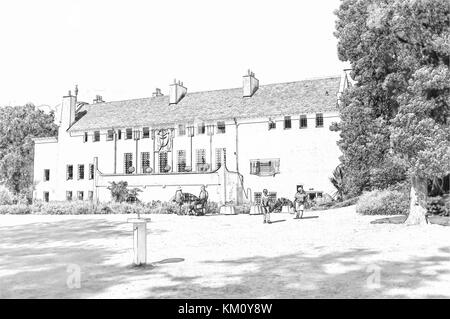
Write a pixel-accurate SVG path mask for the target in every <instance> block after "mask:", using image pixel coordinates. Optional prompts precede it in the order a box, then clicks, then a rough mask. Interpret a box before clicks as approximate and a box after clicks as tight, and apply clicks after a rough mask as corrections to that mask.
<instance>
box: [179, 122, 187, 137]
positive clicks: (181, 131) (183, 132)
mask: <svg viewBox="0 0 450 319" xmlns="http://www.w3.org/2000/svg"><path fill="white" fill-rule="evenodd" d="M183 135H186V125H184V124H180V125H178V136H183Z"/></svg>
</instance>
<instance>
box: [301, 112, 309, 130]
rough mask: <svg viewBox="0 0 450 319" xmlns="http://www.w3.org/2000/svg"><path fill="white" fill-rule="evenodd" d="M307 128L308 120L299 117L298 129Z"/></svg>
mask: <svg viewBox="0 0 450 319" xmlns="http://www.w3.org/2000/svg"><path fill="white" fill-rule="evenodd" d="M307 127H308V119H307V118H306V115H300V128H307Z"/></svg>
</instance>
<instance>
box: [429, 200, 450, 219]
mask: <svg viewBox="0 0 450 319" xmlns="http://www.w3.org/2000/svg"><path fill="white" fill-rule="evenodd" d="M427 211H428V213H429V214H432V215H443V216H449V215H450V202H449V200H448V199H447V200H446V199H445V198H444V197H442V196H435V197H430V198H428V201H427Z"/></svg>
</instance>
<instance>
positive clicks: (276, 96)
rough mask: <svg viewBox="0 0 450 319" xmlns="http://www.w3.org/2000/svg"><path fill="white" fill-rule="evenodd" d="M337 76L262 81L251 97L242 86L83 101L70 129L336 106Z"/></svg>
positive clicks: (293, 112) (290, 112) (289, 112)
mask: <svg viewBox="0 0 450 319" xmlns="http://www.w3.org/2000/svg"><path fill="white" fill-rule="evenodd" d="M339 82H340V77H328V78H321V79H313V80H304V81H298V82H289V83H277V84H268V85H261V86H260V87H259V89H258V90H257V91H256V92H255V94H253V96H252V97H243V96H242V94H243V92H242V88H234V89H225V90H215V91H203V92H193V93H189V92H188V93H187V94H186V96H185V97H184V98H183V99H182V100H181V101H180V102H178V104H172V105H169V96H157V97H150V98H142V99H134V100H125V101H115V102H105V103H98V104H86V105H83V106H82V107H81V108H80V110H79V111H78V113H79V114H78V115H79V116H77V117H78V120H77V121H76V122H75V123H74V124H73V125H72V126H71V127H70V129H69V130H70V131H87V130H93V129H106V128H124V127H136V126H151V127H163V126H165V125H173V124H175V123H192V122H197V121H205V122H208V121H217V120H229V119H233V118H238V119H242V118H260V117H270V116H273V117H274V116H285V115H297V114H302V113H304V114H306V113H314V112H326V111H335V110H336V109H337V105H336V103H337V93H338V91H339Z"/></svg>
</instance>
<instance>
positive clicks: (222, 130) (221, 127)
mask: <svg viewBox="0 0 450 319" xmlns="http://www.w3.org/2000/svg"><path fill="white" fill-rule="evenodd" d="M217 134H225V122H223V121H220V122H217Z"/></svg>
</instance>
